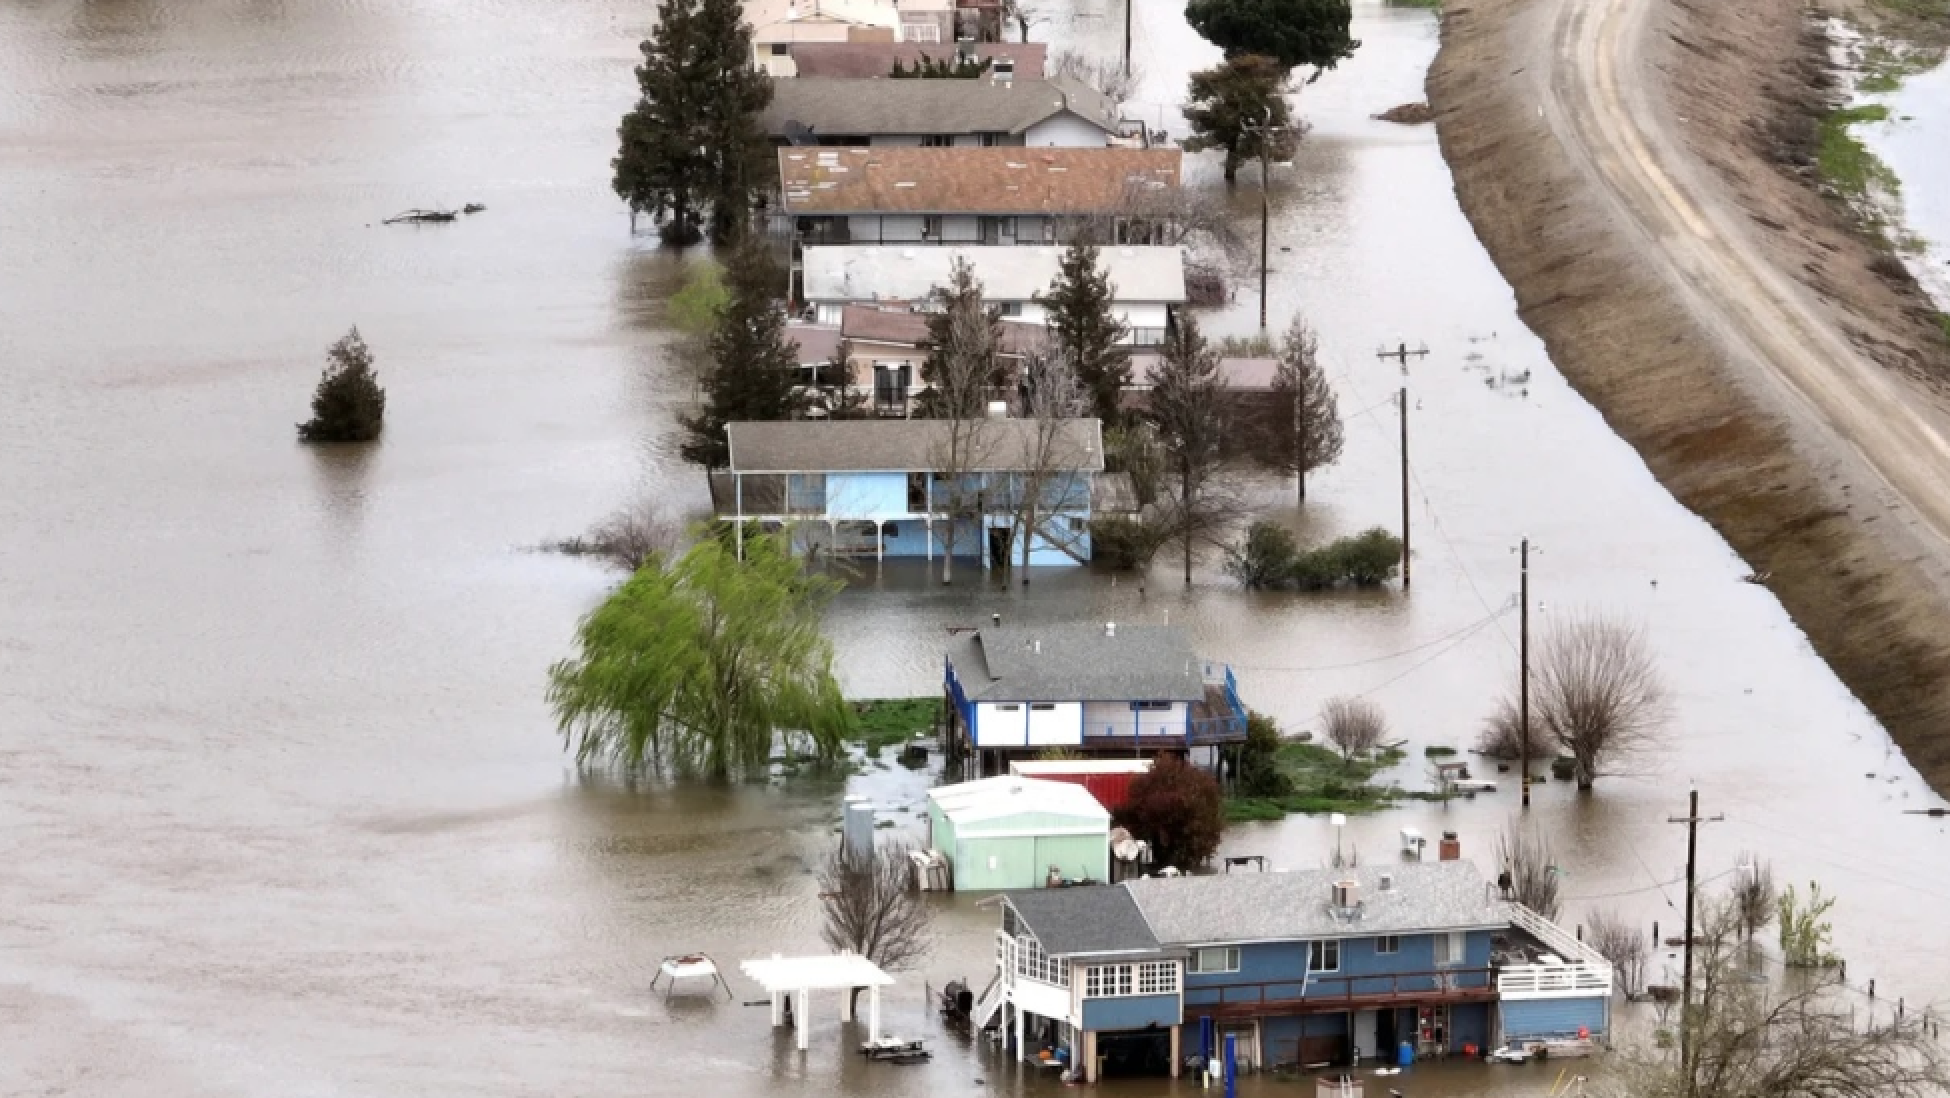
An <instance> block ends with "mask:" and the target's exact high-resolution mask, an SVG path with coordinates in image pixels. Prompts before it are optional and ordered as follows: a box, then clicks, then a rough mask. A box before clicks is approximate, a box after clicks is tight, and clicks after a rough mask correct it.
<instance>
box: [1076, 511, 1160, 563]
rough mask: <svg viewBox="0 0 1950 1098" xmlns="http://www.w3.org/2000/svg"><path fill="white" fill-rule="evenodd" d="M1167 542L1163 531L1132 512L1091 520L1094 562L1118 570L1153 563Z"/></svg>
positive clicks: (1091, 553)
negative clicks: (1133, 515)
mask: <svg viewBox="0 0 1950 1098" xmlns="http://www.w3.org/2000/svg"><path fill="white" fill-rule="evenodd" d="M1163 544H1164V538H1163V536H1162V535H1161V534H1160V532H1159V530H1158V529H1157V528H1156V527H1155V526H1153V525H1152V524H1150V523H1147V522H1145V521H1143V520H1142V519H1134V518H1131V517H1129V516H1128V515H1105V516H1104V517H1102V518H1098V519H1092V520H1091V522H1090V560H1091V563H1093V564H1097V565H1100V566H1102V567H1105V568H1109V569H1112V570H1113V571H1118V572H1135V571H1140V570H1142V569H1144V568H1148V567H1150V565H1151V558H1152V557H1154V556H1157V555H1158V549H1159V547H1160V546H1162V545H1163Z"/></svg>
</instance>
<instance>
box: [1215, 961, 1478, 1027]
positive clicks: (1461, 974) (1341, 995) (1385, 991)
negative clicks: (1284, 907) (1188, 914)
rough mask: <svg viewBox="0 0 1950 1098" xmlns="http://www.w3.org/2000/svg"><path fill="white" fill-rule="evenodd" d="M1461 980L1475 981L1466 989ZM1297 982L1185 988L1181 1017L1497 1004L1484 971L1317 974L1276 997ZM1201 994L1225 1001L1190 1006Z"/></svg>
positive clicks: (1475, 969) (1226, 1016)
mask: <svg viewBox="0 0 1950 1098" xmlns="http://www.w3.org/2000/svg"><path fill="white" fill-rule="evenodd" d="M1464 980H1479V981H1480V983H1477V984H1475V985H1464V984H1463V983H1462V981H1464ZM1294 986H1295V981H1292V980H1286V981H1281V982H1277V983H1247V984H1226V985H1224V986H1223V987H1215V988H1199V987H1187V988H1186V989H1185V994H1186V996H1187V998H1186V1001H1185V1015H1186V1017H1188V1018H1190V1017H1193V1016H1201V1015H1209V1016H1211V1017H1213V1018H1220V1019H1225V1018H1265V1017H1273V1016H1287V1015H1298V1014H1329V1013H1340V1012H1342V1011H1349V1010H1368V1009H1372V1008H1376V1007H1412V1006H1446V1005H1455V1004H1458V1003H1489V1002H1495V1001H1496V998H1497V990H1496V984H1495V980H1494V979H1493V977H1492V974H1491V972H1490V970H1489V969H1487V968H1447V969H1441V970H1439V971H1434V972H1403V973H1396V974H1393V975H1388V976H1339V977H1336V976H1328V977H1319V976H1316V977H1314V978H1313V980H1312V981H1311V984H1310V986H1309V987H1308V989H1307V993H1306V994H1305V995H1304V996H1292V995H1287V994H1275V993H1274V992H1275V989H1286V988H1291V987H1294ZM1201 991H1218V992H1220V994H1221V995H1223V996H1224V997H1225V998H1224V1001H1223V1002H1206V1003H1195V1002H1192V1001H1191V999H1190V996H1192V995H1195V994H1198V993H1199V992H1201Z"/></svg>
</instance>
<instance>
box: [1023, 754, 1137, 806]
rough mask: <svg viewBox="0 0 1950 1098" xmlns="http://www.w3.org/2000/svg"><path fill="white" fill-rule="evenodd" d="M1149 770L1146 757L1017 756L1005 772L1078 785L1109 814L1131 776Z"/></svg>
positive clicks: (1126, 790) (1119, 803)
mask: <svg viewBox="0 0 1950 1098" xmlns="http://www.w3.org/2000/svg"><path fill="white" fill-rule="evenodd" d="M1150 769H1151V760H1150V759H1018V760H1016V761H1015V762H1011V763H1010V764H1009V772H1010V773H1011V774H1016V775H1020V776H1021V777H1025V778H1039V779H1041V780H1043V781H1050V782H1068V783H1070V784H1071V785H1080V786H1082V787H1084V788H1085V789H1088V790H1089V791H1090V795H1091V796H1093V797H1095V798H1097V803H1098V804H1101V805H1103V806H1104V807H1105V808H1106V809H1108V810H1109V811H1111V812H1113V813H1114V812H1116V811H1117V810H1118V809H1120V808H1122V807H1124V801H1125V800H1126V799H1127V798H1129V797H1130V795H1131V779H1133V778H1135V777H1137V776H1138V775H1139V774H1143V773H1145V772H1146V771H1148V770H1150Z"/></svg>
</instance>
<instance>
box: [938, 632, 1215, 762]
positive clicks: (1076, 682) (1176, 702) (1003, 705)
mask: <svg viewBox="0 0 1950 1098" xmlns="http://www.w3.org/2000/svg"><path fill="white" fill-rule="evenodd" d="M946 664H947V666H946V673H945V682H944V689H945V690H946V692H947V695H948V701H949V709H950V710H951V716H950V721H951V722H952V725H953V728H952V735H954V736H956V737H957V738H958V739H959V740H960V742H961V744H962V746H963V747H964V748H965V749H967V750H968V751H970V752H972V753H973V754H974V756H975V758H976V759H977V763H976V768H977V772H978V773H984V774H986V773H996V772H1000V771H1004V770H1006V769H1008V766H1009V762H1010V760H1012V759H1016V758H1028V757H1033V756H1035V755H1037V754H1039V753H1042V752H1046V751H1049V750H1050V749H1052V748H1064V749H1068V750H1073V751H1079V752H1084V753H1101V754H1115V755H1121V756H1123V757H1126V758H1129V757H1131V756H1132V755H1147V754H1156V753H1158V752H1161V751H1170V752H1174V753H1185V752H1188V751H1190V750H1192V749H1194V748H1216V747H1217V746H1218V745H1220V744H1227V743H1239V742H1243V741H1244V740H1245V738H1246V707H1245V705H1244V703H1242V702H1241V701H1240V700H1239V685H1238V681H1237V680H1236V679H1235V678H1234V677H1233V674H1232V669H1231V668H1230V667H1227V666H1225V665H1224V664H1219V663H1213V662H1211V661H1208V660H1201V659H1199V658H1198V655H1197V653H1196V652H1195V651H1194V650H1193V648H1192V642H1191V637H1190V635H1189V634H1187V633H1186V632H1185V630H1183V629H1180V628H1178V627H1177V626H1170V625H1119V624H1116V623H1114V622H1113V623H1106V624H1103V625H1096V624H1068V625H1040V626H1039V625H1010V626H1002V625H996V626H988V627H984V628H982V629H978V630H973V631H971V632H968V633H965V634H963V635H961V636H959V637H956V638H955V639H954V640H953V641H951V642H950V646H949V649H948V656H947V661H946Z"/></svg>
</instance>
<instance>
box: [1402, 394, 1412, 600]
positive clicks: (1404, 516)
mask: <svg viewBox="0 0 1950 1098" xmlns="http://www.w3.org/2000/svg"><path fill="white" fill-rule="evenodd" d="M1401 408H1402V590H1403V591H1406V590H1408V585H1409V579H1410V577H1409V574H1408V386H1406V385H1404V386H1402V392H1401Z"/></svg>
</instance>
